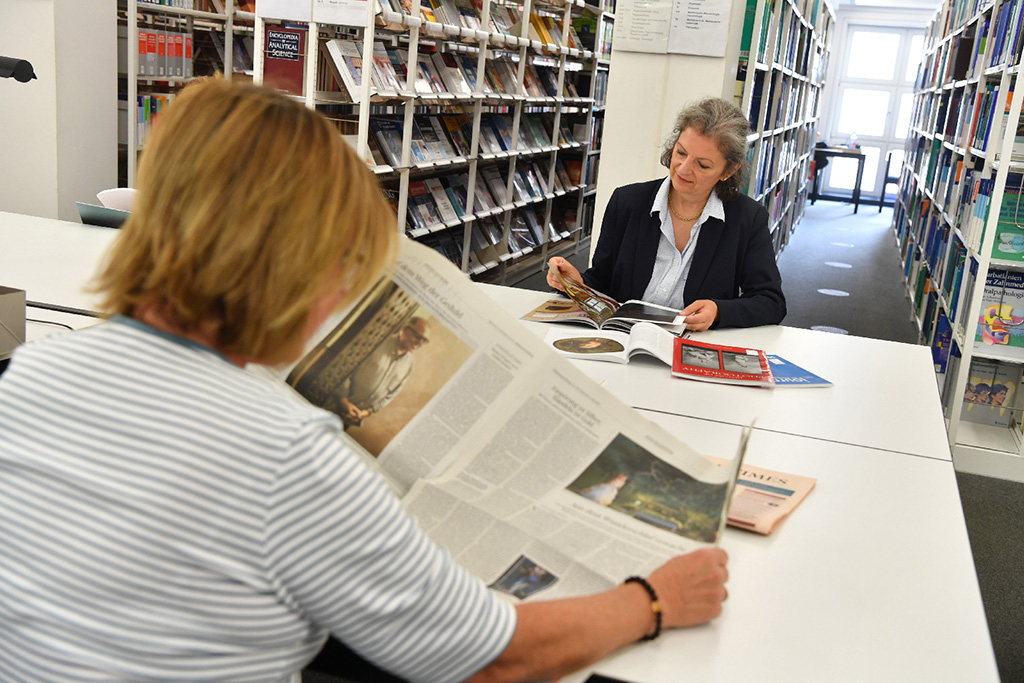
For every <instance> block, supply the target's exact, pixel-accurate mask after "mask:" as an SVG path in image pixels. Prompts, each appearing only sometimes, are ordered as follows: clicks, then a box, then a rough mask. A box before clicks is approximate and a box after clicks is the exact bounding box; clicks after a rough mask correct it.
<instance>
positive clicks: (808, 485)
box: [711, 457, 818, 536]
mask: <svg viewBox="0 0 1024 683" xmlns="http://www.w3.org/2000/svg"><path fill="white" fill-rule="evenodd" d="M711 459H712V460H713V461H715V462H718V463H720V464H721V465H726V466H727V465H729V464H730V461H729V460H725V459H723V458H714V457H712V458H711ZM817 481H818V480H817V479H814V478H812V477H801V476H797V475H795V474H786V473H785V472H776V471H774V470H766V469H764V468H762V467H754V466H753V465H747V464H745V463H744V465H743V467H741V468H740V476H739V479H738V480H737V481H736V491H735V492H734V493H733V496H732V503H731V504H730V505H729V526H734V527H736V528H739V529H748V530H749V531H754V532H756V533H759V534H764V535H765V536H767V535H768V534H770V533H772V532H773V531H774V530H775V528H776V527H777V526H778V525H779V523H780V522H782V520H783V519H785V518H786V517H788V516H789V513H791V512H793V510H795V509H796V507H797V506H798V505H799V504H800V503H801V502H803V499H804V498H806V497H807V494H808V493H810V492H811V491H812V490H813V489H814V485H815V484H816V483H817Z"/></svg>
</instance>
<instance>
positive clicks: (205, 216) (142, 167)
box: [95, 78, 398, 359]
mask: <svg viewBox="0 0 1024 683" xmlns="http://www.w3.org/2000/svg"><path fill="white" fill-rule="evenodd" d="M397 235H398V231H397V228H396V223H395V216H394V212H393V211H392V210H391V208H390V207H389V206H388V204H387V202H386V201H385V200H384V198H383V197H382V195H381V192H380V189H379V187H378V185H377V182H376V180H375V178H374V177H373V174H372V173H370V172H369V170H368V169H367V168H366V166H365V164H364V163H363V162H362V161H361V160H360V159H359V158H358V156H357V155H356V154H355V153H354V152H353V151H352V150H351V149H349V147H348V144H347V143H345V141H344V140H343V139H342V138H341V136H340V135H338V134H337V133H336V132H335V131H334V130H333V129H332V128H331V126H330V124H329V123H328V122H327V121H326V120H325V119H324V118H323V117H321V116H320V115H319V114H317V113H316V112H314V111H312V110H310V109H308V108H306V107H304V106H302V105H301V104H299V103H298V102H295V101H292V100H290V99H288V98H287V97H285V96H283V95H280V94H278V93H276V92H274V91H272V90H269V89H265V88H261V87H258V86H254V85H251V84H244V83H229V82H227V81H224V80H223V79H220V78H212V79H204V80H203V81H200V82H195V83H193V84H190V85H189V86H188V87H186V88H185V89H184V90H183V91H182V92H181V94H180V95H179V96H178V97H176V98H175V99H174V101H173V102H172V103H171V105H170V107H168V109H167V110H166V111H165V112H164V113H163V114H161V116H160V118H159V120H158V121H157V122H156V124H155V126H154V129H153V133H152V135H151V136H150V141H149V142H148V143H147V145H146V149H145V152H144V153H143V155H142V159H141V161H140V163H139V173H138V194H137V196H136V199H135V203H134V207H133V210H132V215H131V217H130V218H129V219H128V221H127V222H126V223H125V225H124V227H123V228H122V230H121V234H120V235H119V236H118V239H117V241H116V244H115V247H114V249H113V251H112V253H111V255H110V257H109V259H108V263H107V265H106V266H105V268H104V269H103V271H102V272H101V273H100V275H99V277H98V279H97V282H96V285H95V289H96V291H98V292H101V293H103V294H104V297H105V298H104V310H105V311H106V312H107V313H121V314H125V315H129V316H130V315H133V313H134V312H135V311H136V310H137V309H138V307H139V306H140V305H149V304H155V305H156V306H157V310H158V311H159V313H160V315H161V316H162V318H163V320H164V321H166V322H167V323H169V324H170V325H172V326H174V327H176V328H178V329H179V330H181V331H183V332H186V333H188V332H193V331H203V330H213V341H214V345H215V346H216V347H217V348H218V350H220V351H223V352H225V353H235V354H239V355H242V356H246V357H249V358H251V359H266V358H270V357H273V356H274V355H275V354H276V353H279V352H281V351H282V350H284V349H286V348H289V347H291V346H293V345H295V344H297V343H299V342H301V341H303V339H302V335H303V334H304V330H303V328H304V325H305V323H306V319H307V317H308V316H309V313H310V311H311V310H312V308H313V306H314V305H315V304H316V303H317V301H318V300H319V299H320V298H321V297H322V296H323V295H324V294H325V292H327V291H329V290H328V288H330V287H332V286H336V287H339V288H345V289H347V293H346V294H345V295H344V296H343V298H342V300H341V301H340V302H339V306H342V305H344V304H346V303H348V302H350V301H352V300H353V299H355V298H356V297H358V296H359V295H360V294H362V293H363V292H364V291H365V290H366V289H368V288H369V287H370V285H372V284H373V283H374V282H375V281H376V280H377V278H378V277H379V276H380V274H381V272H382V271H383V270H384V269H385V268H387V267H389V266H390V265H391V263H392V262H393V260H394V254H395V251H396V248H397Z"/></svg>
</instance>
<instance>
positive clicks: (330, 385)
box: [256, 239, 746, 601]
mask: <svg viewBox="0 0 1024 683" xmlns="http://www.w3.org/2000/svg"><path fill="white" fill-rule="evenodd" d="M315 339H318V340H319V341H318V342H316V343H315V345H314V346H312V348H310V349H309V350H308V353H307V355H306V356H305V357H303V359H302V360H301V361H299V363H297V364H296V365H295V366H294V367H292V368H274V369H266V368H265V369H263V370H256V371H257V372H268V371H269V372H270V373H271V374H274V375H276V376H277V377H279V378H281V379H285V380H286V381H287V382H288V383H289V384H290V385H292V386H293V387H295V389H296V390H297V391H298V392H299V393H301V394H302V395H304V396H305V397H307V399H308V400H310V401H311V402H313V403H314V404H317V405H320V406H322V407H324V408H326V409H327V410H331V411H332V412H335V413H337V414H338V415H339V416H340V417H341V418H342V421H343V423H344V424H345V437H346V439H348V440H349V441H350V442H351V445H352V447H353V448H355V449H356V450H357V451H358V452H359V453H360V454H361V455H363V456H364V457H365V458H366V460H367V462H369V463H371V466H373V467H374V468H375V469H377V470H378V471H379V472H380V473H381V474H382V475H383V476H384V477H385V478H386V479H387V480H388V481H389V482H390V483H391V485H392V487H393V488H394V490H395V492H396V494H397V495H399V496H400V497H401V499H402V502H403V505H404V506H405V508H406V509H407V510H408V511H409V512H410V513H411V514H413V515H414V516H415V517H416V518H417V520H418V522H419V524H420V526H421V527H422V528H423V529H424V531H425V532H426V533H427V534H428V535H430V536H431V537H432V538H433V539H434V540H435V541H437V542H438V543H440V544H442V545H444V546H445V547H446V548H447V549H448V550H449V551H450V552H451V553H452V554H453V555H454V556H455V557H456V558H457V559H458V560H459V562H461V563H462V564H463V565H464V566H465V567H466V568H467V569H469V570H470V571H472V572H473V573H475V574H476V575H477V576H479V577H480V578H482V579H483V580H484V581H485V582H486V583H487V584H488V585H490V586H491V587H492V588H493V589H494V590H496V591H498V592H499V593H502V594H504V595H506V596H507V599H509V600H513V601H515V600H524V599H527V598H531V597H533V596H535V595H540V596H541V597H543V598H557V597H565V596H572V595H580V594H583V593H590V592H593V591H597V590H603V589H606V588H610V587H612V586H614V585H616V584H617V583H619V582H620V581H621V580H622V579H623V577H625V576H629V575H631V574H638V573H639V574H644V573H647V572H650V571H652V570H654V569H655V568H656V567H658V566H659V565H660V564H662V563H663V562H665V561H666V560H667V559H669V558H670V557H672V556H674V555H678V554H681V553H685V552H689V551H691V550H695V549H697V548H699V547H703V546H709V545H714V544H717V543H718V542H719V540H720V538H721V535H722V529H723V527H724V525H725V524H726V520H727V515H726V514H725V510H726V509H727V508H728V504H729V500H730V496H731V493H732V490H733V488H734V486H735V481H736V476H737V472H738V470H739V467H740V465H741V464H742V457H743V450H744V449H745V444H746V433H745V435H744V438H743V439H742V440H741V443H740V445H739V449H738V452H737V454H736V455H735V456H733V458H732V460H731V461H730V462H729V464H728V466H725V467H720V466H718V465H716V464H715V463H713V462H712V461H711V460H709V459H708V458H706V457H704V456H703V455H701V454H700V453H697V452H696V451H694V450H693V449H691V448H690V447H688V446H687V445H685V444H684V443H682V442H681V441H679V440H678V439H677V438H676V437H674V436H673V435H672V434H670V433H668V432H667V431H665V430H664V429H663V428H662V427H660V426H658V425H655V424H653V423H651V422H650V421H648V420H647V419H646V418H644V417H643V416H641V415H640V414H639V413H637V412H636V411H635V410H633V409H632V408H630V407H628V406H627V405H625V404H624V403H622V402H621V401H620V400H619V399H618V398H616V397H615V396H614V395H613V394H611V393H610V392H609V391H608V390H607V389H605V388H604V387H602V386H600V385H598V384H597V383H596V382H594V381H593V380H591V379H589V378H588V377H587V376H586V375H584V374H583V373H582V371H580V370H579V369H578V368H576V367H575V366H573V364H572V363H570V362H568V361H567V360H566V359H564V358H562V357H560V356H559V355H558V354H557V353H555V352H553V351H552V350H551V349H549V348H548V347H547V346H546V345H545V344H544V342H543V341H542V340H541V339H539V338H537V337H536V336H535V335H533V334H532V333H530V332H529V331H528V330H526V329H525V327H524V326H523V325H522V324H521V323H520V322H519V321H518V320H516V319H515V318H512V317H511V316H509V315H508V314H506V313H504V312H503V311H501V310H499V309H498V307H496V306H495V305H494V302H493V301H492V300H491V299H490V298H489V297H488V296H487V295H486V293H484V292H483V291H482V290H481V289H480V288H479V287H477V286H476V285H475V284H473V283H472V282H470V281H468V280H467V279H466V278H465V276H464V275H463V274H462V273H460V272H459V271H458V270H457V269H455V268H453V267H452V266H451V265H450V264H449V263H448V262H447V261H446V260H444V259H443V257H441V256H440V255H438V254H437V253H435V252H434V251H432V250H431V249H429V248H427V247H424V246H423V245H421V244H417V243H415V242H413V241H411V240H408V239H403V240H402V246H401V250H400V257H399V261H398V264H397V266H396V267H395V269H394V272H393V273H391V274H389V275H388V276H386V277H384V278H382V279H381V280H380V281H379V282H378V283H377V285H376V286H375V287H374V288H373V290H372V291H371V292H369V293H368V294H367V295H365V296H364V297H363V298H362V299H361V300H360V301H358V302H357V303H356V304H355V305H354V306H352V307H351V308H350V309H349V310H347V311H345V312H343V313H341V314H339V315H337V316H335V317H333V318H332V319H331V320H329V321H328V322H327V323H325V325H324V326H323V328H322V329H321V330H320V331H319V332H318V333H317V335H315ZM719 455H724V456H726V457H727V458H728V457H729V455H731V454H719Z"/></svg>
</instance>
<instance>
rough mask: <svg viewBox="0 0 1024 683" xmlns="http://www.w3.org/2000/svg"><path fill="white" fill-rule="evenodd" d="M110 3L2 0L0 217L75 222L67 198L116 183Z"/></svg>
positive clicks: (86, 196)
mask: <svg viewBox="0 0 1024 683" xmlns="http://www.w3.org/2000/svg"><path fill="white" fill-rule="evenodd" d="M116 10H117V3H116V0H88V2H82V1H81V0H2V1H0V55H4V56H8V57H17V58H21V59H27V60H29V61H30V62H31V63H32V66H33V68H34V70H35V73H36V76H37V80H33V81H30V82H29V83H18V82H17V81H15V80H13V79H9V78H8V79H0V211H11V212H14V213H25V214H31V215H35V216H43V217H46V218H60V219H64V220H72V221H78V211H77V208H76V207H75V201H76V200H78V201H85V202H92V203H96V201H97V200H96V193H97V192H98V191H100V190H103V189H106V188H108V187H114V186H116V184H117V66H116V65H117V23H116V16H117V15H116Z"/></svg>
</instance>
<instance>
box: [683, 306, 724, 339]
mask: <svg viewBox="0 0 1024 683" xmlns="http://www.w3.org/2000/svg"><path fill="white" fill-rule="evenodd" d="M682 313H683V315H685V316H686V329H688V330H692V331H693V332H703V331H704V330H706V329H708V328H709V327H711V325H712V324H714V322H715V321H716V320H718V304H716V303H715V302H714V301H712V300H711V299H698V300H697V301H694V302H693V303H692V304H690V305H689V306H687V307H686V308H684V309H683V311H682Z"/></svg>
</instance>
